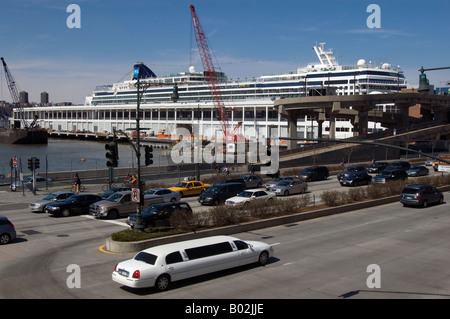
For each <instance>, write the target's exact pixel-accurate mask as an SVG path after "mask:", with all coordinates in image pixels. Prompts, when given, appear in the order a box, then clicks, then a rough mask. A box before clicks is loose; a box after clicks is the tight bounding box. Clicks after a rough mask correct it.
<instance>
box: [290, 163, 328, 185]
mask: <svg viewBox="0 0 450 319" xmlns="http://www.w3.org/2000/svg"><path fill="white" fill-rule="evenodd" d="M329 176H330V173H329V171H328V168H327V167H326V166H311V167H307V168H304V169H303V170H302V171H301V172H300V173H298V174H297V177H298V178H300V179H301V180H302V181H305V182H312V181H321V180H323V179H327V178H328V177H329Z"/></svg>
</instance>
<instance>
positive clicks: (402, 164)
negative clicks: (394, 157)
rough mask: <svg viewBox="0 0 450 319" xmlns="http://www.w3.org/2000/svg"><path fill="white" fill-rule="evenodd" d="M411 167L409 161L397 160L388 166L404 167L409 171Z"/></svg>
mask: <svg viewBox="0 0 450 319" xmlns="http://www.w3.org/2000/svg"><path fill="white" fill-rule="evenodd" d="M410 168H411V164H409V162H405V161H397V162H392V163H390V164H389V166H387V167H386V170H394V169H402V170H404V171H407V170H409V169H410Z"/></svg>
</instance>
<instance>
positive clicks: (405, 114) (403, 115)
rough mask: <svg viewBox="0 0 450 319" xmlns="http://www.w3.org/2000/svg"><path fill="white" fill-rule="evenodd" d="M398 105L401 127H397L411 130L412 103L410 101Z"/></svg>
mask: <svg viewBox="0 0 450 319" xmlns="http://www.w3.org/2000/svg"><path fill="white" fill-rule="evenodd" d="M397 106H398V107H399V109H400V123H399V124H400V127H397V128H398V129H400V130H403V131H405V132H406V131H408V130H409V128H408V126H409V108H410V106H411V105H410V104H409V103H398V104H397Z"/></svg>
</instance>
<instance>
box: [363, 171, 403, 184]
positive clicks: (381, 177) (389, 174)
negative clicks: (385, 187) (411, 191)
mask: <svg viewBox="0 0 450 319" xmlns="http://www.w3.org/2000/svg"><path fill="white" fill-rule="evenodd" d="M407 178H408V174H406V171H404V170H402V169H395V170H387V169H386V170H384V171H381V172H380V173H379V174H378V175H377V176H375V177H374V178H373V179H372V181H373V182H374V183H386V182H388V181H393V180H398V179H403V180H405V179H407Z"/></svg>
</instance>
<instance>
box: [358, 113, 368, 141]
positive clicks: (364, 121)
mask: <svg viewBox="0 0 450 319" xmlns="http://www.w3.org/2000/svg"><path fill="white" fill-rule="evenodd" d="M358 118H359V119H358V133H359V135H360V136H361V135H364V134H367V130H368V126H369V112H368V111H367V110H366V109H361V110H360V111H359V112H358Z"/></svg>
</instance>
